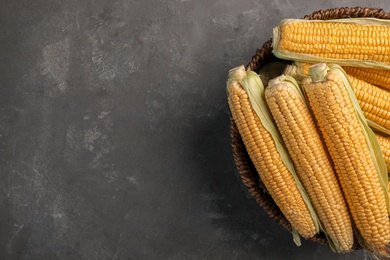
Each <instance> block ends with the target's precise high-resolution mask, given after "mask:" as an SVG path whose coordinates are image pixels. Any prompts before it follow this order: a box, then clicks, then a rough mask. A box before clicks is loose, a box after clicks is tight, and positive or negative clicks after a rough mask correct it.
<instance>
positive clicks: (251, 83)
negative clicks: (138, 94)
mask: <svg viewBox="0 0 390 260" xmlns="http://www.w3.org/2000/svg"><path fill="white" fill-rule="evenodd" d="M291 79H292V80H294V79H293V78H291ZM240 84H241V85H242V87H243V88H244V89H245V91H246V92H247V94H248V96H249V100H250V102H251V105H252V107H253V109H254V110H255V112H256V114H257V116H258V117H259V119H260V121H261V123H262V125H263V126H264V128H265V129H266V130H267V131H268V132H269V133H270V134H271V136H272V138H273V140H274V142H275V145H276V149H277V151H278V152H279V154H280V157H281V159H282V161H283V163H284V165H285V166H286V167H287V169H288V170H289V171H290V173H291V174H292V176H293V177H294V180H295V183H296V184H297V187H298V190H299V192H300V193H301V195H302V198H303V200H304V201H305V203H306V205H307V207H308V209H309V212H310V214H311V217H312V219H313V221H314V224H315V227H316V230H317V232H318V231H319V230H320V226H319V225H320V224H319V219H318V216H317V214H316V212H315V210H314V208H313V205H312V204H311V201H310V199H309V196H308V194H307V193H306V191H305V189H304V188H303V186H302V184H301V182H300V181H299V179H298V176H297V175H296V172H295V169H294V166H293V163H292V161H291V158H290V155H289V154H288V152H287V149H286V147H285V145H284V142H283V139H282V137H281V135H280V133H279V130H278V128H277V127H276V124H275V122H274V120H273V117H272V114H271V112H270V111H269V109H268V105H267V103H266V100H265V96H264V92H265V88H264V85H263V83H262V81H261V79H260V77H259V75H258V74H256V73H255V72H253V71H248V72H247V76H246V77H245V78H244V79H243V80H241V81H240ZM293 236H294V235H293ZM294 241H295V242H296V243H297V237H296V236H294ZM297 245H299V244H298V243H297Z"/></svg>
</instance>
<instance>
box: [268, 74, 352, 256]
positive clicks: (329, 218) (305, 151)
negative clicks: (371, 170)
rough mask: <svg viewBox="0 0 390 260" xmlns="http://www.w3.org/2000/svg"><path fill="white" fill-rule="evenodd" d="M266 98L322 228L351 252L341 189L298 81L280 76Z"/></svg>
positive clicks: (337, 245)
mask: <svg viewBox="0 0 390 260" xmlns="http://www.w3.org/2000/svg"><path fill="white" fill-rule="evenodd" d="M265 97H266V100H267V104H268V106H269V108H270V111H271V113H272V115H273V117H274V119H275V121H276V124H277V126H278V128H279V130H280V133H281V135H282V137H283V141H284V143H285V144H286V147H287V150H288V152H289V154H290V156H291V159H292V161H293V163H294V165H295V168H296V172H297V175H298V177H299V179H300V180H301V182H302V184H303V186H304V188H305V189H306V191H307V192H308V194H309V197H310V199H311V201H312V204H313V206H314V208H315V210H316V212H317V214H318V217H319V219H320V221H321V222H322V224H323V228H324V230H325V232H326V233H327V235H328V237H329V238H330V239H331V240H332V242H333V245H334V249H335V250H336V251H338V252H345V251H349V250H350V249H351V247H352V245H353V231H352V224H351V219H350V216H349V213H348V209H347V205H346V203H345V200H344V197H343V194H342V192H341V188H340V186H339V183H338V180H337V178H336V175H335V173H334V171H333V168H332V165H331V162H330V160H329V158H328V154H327V151H326V149H325V147H324V145H323V143H322V140H321V137H320V135H319V133H318V131H317V128H316V124H315V122H314V119H313V118H312V115H311V113H310V110H309V108H308V107H307V105H306V102H305V99H304V97H303V95H302V93H301V92H300V89H299V86H298V84H297V82H296V81H295V80H294V79H293V78H292V77H290V76H281V77H278V78H276V79H273V80H271V81H270V82H269V85H268V87H267V89H266V91H265Z"/></svg>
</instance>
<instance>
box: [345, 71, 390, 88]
mask: <svg viewBox="0 0 390 260" xmlns="http://www.w3.org/2000/svg"><path fill="white" fill-rule="evenodd" d="M343 69H344V70H345V72H347V73H348V74H349V75H351V76H354V77H356V78H358V79H361V80H364V81H366V82H368V83H370V84H373V85H376V86H378V87H381V88H384V89H387V90H390V70H381V69H370V68H360V67H349V66H345V67H343Z"/></svg>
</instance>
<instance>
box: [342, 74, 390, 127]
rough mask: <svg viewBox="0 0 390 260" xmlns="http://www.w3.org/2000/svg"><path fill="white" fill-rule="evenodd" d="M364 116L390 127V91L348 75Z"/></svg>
mask: <svg viewBox="0 0 390 260" xmlns="http://www.w3.org/2000/svg"><path fill="white" fill-rule="evenodd" d="M348 80H349V81H350V82H351V86H352V88H353V90H354V92H355V95H356V97H357V99H358V101H359V105H360V107H361V108H362V110H363V113H364V116H365V117H366V118H367V119H369V120H371V121H372V122H375V123H377V124H378V125H380V126H382V127H384V128H386V129H390V92H387V91H386V90H383V89H380V88H378V87H376V86H374V85H371V84H370V83H367V82H365V81H363V80H360V79H357V78H355V77H353V76H350V75H348Z"/></svg>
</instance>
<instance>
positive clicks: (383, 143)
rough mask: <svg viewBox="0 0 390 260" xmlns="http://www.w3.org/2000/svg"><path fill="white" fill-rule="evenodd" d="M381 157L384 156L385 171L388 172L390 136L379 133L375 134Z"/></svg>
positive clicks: (389, 169) (389, 168) (389, 164)
mask: <svg viewBox="0 0 390 260" xmlns="http://www.w3.org/2000/svg"><path fill="white" fill-rule="evenodd" d="M376 138H377V139H378V142H379V145H380V147H381V151H382V153H383V157H384V158H385V162H386V166H387V171H388V172H390V137H389V136H384V135H381V134H376Z"/></svg>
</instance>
